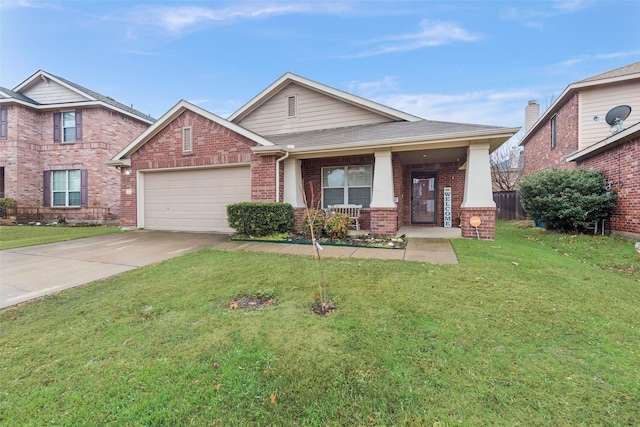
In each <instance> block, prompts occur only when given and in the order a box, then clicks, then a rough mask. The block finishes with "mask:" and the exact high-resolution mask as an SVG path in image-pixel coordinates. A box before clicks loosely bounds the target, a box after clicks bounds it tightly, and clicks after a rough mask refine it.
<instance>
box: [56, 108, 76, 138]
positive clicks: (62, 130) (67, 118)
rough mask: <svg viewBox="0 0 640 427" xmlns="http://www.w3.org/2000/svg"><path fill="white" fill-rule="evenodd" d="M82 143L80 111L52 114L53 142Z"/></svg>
mask: <svg viewBox="0 0 640 427" xmlns="http://www.w3.org/2000/svg"><path fill="white" fill-rule="evenodd" d="M78 141H82V111H63V112H59V113H53V142H56V143H58V142H78Z"/></svg>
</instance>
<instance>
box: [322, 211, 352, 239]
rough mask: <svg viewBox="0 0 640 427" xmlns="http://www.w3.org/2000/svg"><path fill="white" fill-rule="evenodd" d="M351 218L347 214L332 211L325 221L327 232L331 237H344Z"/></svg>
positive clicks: (347, 231)
mask: <svg viewBox="0 0 640 427" xmlns="http://www.w3.org/2000/svg"><path fill="white" fill-rule="evenodd" d="M350 225H351V218H349V215H347V214H341V213H334V214H332V215H331V216H330V217H329V218H327V221H326V224H325V226H326V228H327V234H328V235H329V236H331V237H332V238H333V239H344V238H345V237H346V236H347V235H348V234H349V226H350Z"/></svg>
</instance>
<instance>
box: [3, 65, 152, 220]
mask: <svg viewBox="0 0 640 427" xmlns="http://www.w3.org/2000/svg"><path fill="white" fill-rule="evenodd" d="M152 123H153V119H152V118H151V117H149V116H148V115H145V114H143V113H141V112H139V111H136V110H134V109H133V108H130V107H127V106H125V105H123V104H120V103H118V102H116V101H114V100H113V99H111V98H108V97H106V96H103V95H100V94H98V93H96V92H93V91H91V90H89V89H86V88H84V87H82V86H80V85H77V84H75V83H72V82H70V81H68V80H65V79H63V78H61V77H57V76H54V75H53V74H50V73H47V72H45V71H42V70H40V71H38V72H36V73H35V74H33V75H32V76H31V77H29V78H28V79H26V80H25V81H23V82H22V83H20V84H19V85H18V86H17V87H15V88H14V89H13V90H10V89H6V88H2V87H0V147H1V150H0V197H8V198H13V199H16V200H17V202H18V209H17V219H18V220H45V221H51V220H56V219H58V218H62V217H64V218H65V219H66V220H69V221H82V222H93V223H104V222H108V221H109V222H110V221H115V220H117V219H118V218H119V216H120V173H119V172H118V171H117V170H115V169H114V168H111V167H108V166H107V165H106V162H107V161H108V160H110V159H111V158H112V157H113V156H114V155H115V154H116V153H118V152H119V151H120V150H122V148H123V147H125V146H126V145H127V144H128V143H129V142H131V140H132V139H134V138H136V137H137V136H138V135H140V134H141V133H142V132H143V131H144V130H145V129H146V128H147V127H149V126H150V125H151V124H152Z"/></svg>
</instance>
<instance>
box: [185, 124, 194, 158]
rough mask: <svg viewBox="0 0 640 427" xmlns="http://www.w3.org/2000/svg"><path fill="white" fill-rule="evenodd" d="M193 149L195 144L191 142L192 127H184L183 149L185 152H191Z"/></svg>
mask: <svg viewBox="0 0 640 427" xmlns="http://www.w3.org/2000/svg"><path fill="white" fill-rule="evenodd" d="M192 150H193V146H192V144H191V128H190V127H189V128H183V129H182V151H183V152H185V153H190V152H191V151H192Z"/></svg>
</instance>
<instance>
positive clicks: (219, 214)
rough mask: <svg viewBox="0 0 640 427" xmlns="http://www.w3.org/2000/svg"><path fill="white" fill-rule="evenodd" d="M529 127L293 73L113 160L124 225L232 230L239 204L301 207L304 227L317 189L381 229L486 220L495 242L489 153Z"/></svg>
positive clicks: (484, 227)
mask: <svg viewBox="0 0 640 427" xmlns="http://www.w3.org/2000/svg"><path fill="white" fill-rule="evenodd" d="M518 130H519V129H518V128H504V127H495V126H483V125H470V124H463V123H449V122H436V121H429V120H424V119H421V118H419V117H416V116H413V115H411V114H407V113H404V112H401V111H398V110H395V109H393V108H389V107H387V106H384V105H381V104H378V103H375V102H372V101H369V100H367V99H364V98H360V97H357V96H354V95H352V94H349V93H346V92H343V91H340V90H337V89H334V88H331V87H328V86H325V85H322V84H320V83H317V82H314V81H312V80H309V79H306V78H304V77H300V76H297V75H295V74H291V73H286V74H284V75H283V76H282V77H280V78H279V79H278V80H277V81H275V82H274V83H273V84H271V85H270V86H269V87H267V88H266V89H265V90H263V91H262V92H261V93H260V94H258V95H257V96H256V97H254V98H253V99H252V100H251V101H250V102H248V103H247V104H246V105H244V106H243V107H242V108H240V109H239V110H238V111H237V112H235V113H234V114H232V115H231V116H230V117H229V119H227V120H225V119H223V118H221V117H218V116H216V115H215V114H212V113H210V112H208V111H206V110H204V109H202V108H200V107H198V106H195V105H193V104H190V103H188V102H186V101H180V102H178V103H177V104H176V105H175V106H174V107H173V108H171V109H170V110H169V111H167V112H166V113H165V114H164V115H163V116H162V117H161V118H160V119H158V121H157V122H156V123H154V124H153V125H152V126H151V127H150V128H149V129H147V130H146V131H145V132H144V133H143V134H142V135H140V136H139V137H138V138H136V139H135V140H133V141H132V142H131V144H129V146H127V147H125V148H124V149H123V150H122V151H121V152H120V153H118V154H117V155H116V156H115V157H114V158H113V159H112V161H111V162H110V164H111V165H112V166H116V167H119V168H121V174H122V194H121V197H122V207H121V225H122V226H125V227H132V228H147V229H159V230H184V231H222V232H228V231H231V230H230V229H229V227H228V224H227V217H226V205H227V204H229V203H234V202H239V201H284V202H287V203H290V204H291V205H292V206H293V207H294V209H295V210H296V213H297V217H298V222H299V221H300V219H301V218H302V213H303V210H304V202H303V198H302V188H304V189H305V191H306V192H307V199H308V200H311V195H310V194H309V184H310V183H312V184H313V188H314V189H315V195H316V196H318V202H319V204H320V205H321V206H322V207H326V206H327V205H329V204H336V203H350V204H360V205H362V206H363V211H362V217H361V220H360V224H361V227H362V228H363V229H366V230H369V231H370V232H371V233H372V234H377V235H393V234H395V233H396V231H397V230H398V227H400V226H403V225H415V226H432V227H433V226H439V227H443V226H445V224H446V223H447V222H448V221H450V224H448V223H447V225H450V226H453V227H458V226H461V227H462V235H463V237H474V236H475V235H476V234H475V233H476V232H475V229H473V228H472V227H471V226H470V225H469V218H471V217H472V216H479V217H481V218H482V220H483V223H482V224H481V226H480V227H479V232H480V236H481V237H482V238H487V239H492V238H493V237H494V228H495V209H496V208H495V203H494V202H493V198H492V191H491V175H490V164H489V154H490V152H491V151H493V150H495V149H496V148H497V147H498V146H500V145H501V144H502V143H503V142H504V141H506V140H508V139H509V138H510V137H511V136H513V135H514V134H515V133H516V132H517V131H518ZM314 206H315V205H314ZM445 206H446V207H447V208H449V207H450V208H451V209H450V210H449V209H445ZM447 216H448V218H445V217H447ZM446 220H448V221H447V222H445V221H446Z"/></svg>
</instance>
